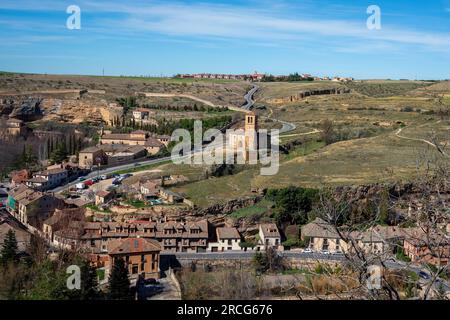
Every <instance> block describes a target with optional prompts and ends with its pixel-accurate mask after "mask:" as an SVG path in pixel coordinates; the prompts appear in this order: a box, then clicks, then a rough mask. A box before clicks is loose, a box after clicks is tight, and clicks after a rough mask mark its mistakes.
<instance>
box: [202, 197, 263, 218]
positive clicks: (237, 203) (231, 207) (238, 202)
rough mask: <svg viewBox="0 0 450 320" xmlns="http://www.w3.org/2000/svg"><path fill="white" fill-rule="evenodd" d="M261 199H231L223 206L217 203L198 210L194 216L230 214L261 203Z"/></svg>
mask: <svg viewBox="0 0 450 320" xmlns="http://www.w3.org/2000/svg"><path fill="white" fill-rule="evenodd" d="M262 198H263V197H262V196H255V197H246V198H239V199H233V200H230V201H227V202H225V203H224V204H219V203H217V204H214V205H212V206H210V207H208V208H204V209H198V210H197V211H196V215H199V216H205V215H220V214H223V215H226V214H230V213H232V212H234V211H236V210H239V209H242V208H245V207H249V206H252V205H254V204H256V203H258V202H259V201H261V200H262Z"/></svg>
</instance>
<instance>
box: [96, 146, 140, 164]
mask: <svg viewBox="0 0 450 320" xmlns="http://www.w3.org/2000/svg"><path fill="white" fill-rule="evenodd" d="M102 149H103V150H104V151H105V153H106V154H107V157H108V165H110V166H111V165H119V164H122V163H127V162H131V161H133V160H135V159H140V158H144V157H145V156H146V155H147V149H146V148H145V147H143V146H125V145H113V144H110V145H105V146H102Z"/></svg>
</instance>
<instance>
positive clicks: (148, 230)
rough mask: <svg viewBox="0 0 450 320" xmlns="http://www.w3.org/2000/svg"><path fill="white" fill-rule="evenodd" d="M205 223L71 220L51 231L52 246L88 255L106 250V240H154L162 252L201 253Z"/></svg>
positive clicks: (204, 244) (205, 239) (205, 240)
mask: <svg viewBox="0 0 450 320" xmlns="http://www.w3.org/2000/svg"><path fill="white" fill-rule="evenodd" d="M208 227H209V225H208V221H207V220H202V221H197V222H179V221H166V222H153V221H143V222H142V221H141V222H123V223H122V222H80V223H76V222H74V221H72V222H71V223H70V224H69V226H68V227H67V228H65V229H61V230H58V231H56V232H54V237H53V239H54V240H53V244H54V245H55V246H61V247H65V248H83V249H84V250H85V251H88V252H91V253H99V254H100V253H105V252H107V251H108V241H110V240H114V239H124V238H130V237H140V238H144V239H153V240H156V241H158V243H159V244H160V245H161V249H162V251H164V252H191V253H192V252H205V251H206V249H207V247H208V238H209V230H208Z"/></svg>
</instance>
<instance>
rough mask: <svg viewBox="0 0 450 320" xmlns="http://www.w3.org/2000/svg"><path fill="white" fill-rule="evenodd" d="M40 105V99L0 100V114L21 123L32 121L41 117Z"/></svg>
mask: <svg viewBox="0 0 450 320" xmlns="http://www.w3.org/2000/svg"><path fill="white" fill-rule="evenodd" d="M41 104H42V99H41V98H27V99H24V100H22V99H21V100H17V99H8V98H7V99H2V100H0V114H4V115H9V116H10V117H11V118H17V119H20V120H23V121H34V120H37V119H39V118H40V117H42V110H41Z"/></svg>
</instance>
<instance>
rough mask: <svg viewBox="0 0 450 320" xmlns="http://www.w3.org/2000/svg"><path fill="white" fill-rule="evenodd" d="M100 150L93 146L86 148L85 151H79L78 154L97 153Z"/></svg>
mask: <svg viewBox="0 0 450 320" xmlns="http://www.w3.org/2000/svg"><path fill="white" fill-rule="evenodd" d="M100 150H102V149H100V148H99V147H95V146H94V147H88V148H86V149H83V150H81V151H80V153H94V152H98V151H100Z"/></svg>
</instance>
